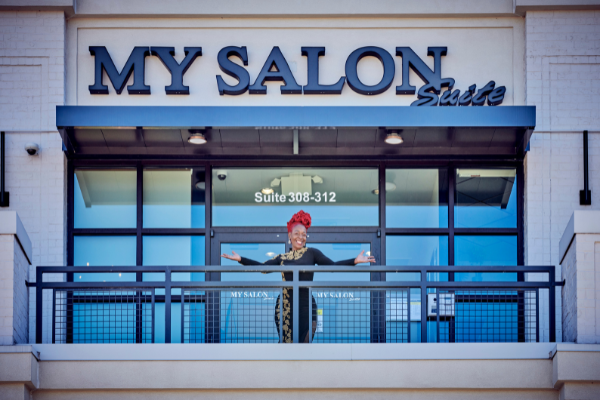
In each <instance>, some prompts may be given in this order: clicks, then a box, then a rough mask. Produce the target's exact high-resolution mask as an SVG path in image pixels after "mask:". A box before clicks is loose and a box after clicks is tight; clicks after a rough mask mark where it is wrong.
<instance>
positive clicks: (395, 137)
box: [385, 131, 404, 144]
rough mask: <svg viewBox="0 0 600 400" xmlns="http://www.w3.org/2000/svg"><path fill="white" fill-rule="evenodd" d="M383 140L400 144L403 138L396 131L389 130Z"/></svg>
mask: <svg viewBox="0 0 600 400" xmlns="http://www.w3.org/2000/svg"><path fill="white" fill-rule="evenodd" d="M385 142H386V143H387V144H401V143H403V142H404V139H402V136H400V133H399V132H398V131H390V132H389V133H388V135H387V137H386V138H385Z"/></svg>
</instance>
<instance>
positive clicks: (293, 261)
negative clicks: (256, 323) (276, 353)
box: [240, 247, 354, 343]
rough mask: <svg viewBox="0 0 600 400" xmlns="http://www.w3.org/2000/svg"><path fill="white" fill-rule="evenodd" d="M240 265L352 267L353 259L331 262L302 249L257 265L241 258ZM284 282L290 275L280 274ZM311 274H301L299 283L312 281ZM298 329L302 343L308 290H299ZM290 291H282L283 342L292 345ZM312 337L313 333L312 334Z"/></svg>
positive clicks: (306, 315)
mask: <svg viewBox="0 0 600 400" xmlns="http://www.w3.org/2000/svg"><path fill="white" fill-rule="evenodd" d="M240 264H242V265H260V264H264V265H315V264H317V265H354V259H353V258H351V259H348V260H342V261H337V262H333V261H332V260H331V259H330V258H328V257H326V256H325V255H324V254H323V253H322V252H321V251H320V250H317V249H313V248H310V247H304V248H302V249H300V250H297V251H296V250H290V251H289V252H287V253H285V254H279V255H277V256H275V257H273V258H272V259H270V260H268V261H266V262H264V263H259V262H258V261H254V260H251V259H249V258H246V257H242V259H241V260H240ZM281 275H282V277H283V280H284V281H288V280H289V281H291V280H292V273H291V272H286V273H283V272H282V273H281ZM313 276H314V273H313V272H301V273H300V280H301V281H312V280H313ZM299 298H300V307H299V308H300V315H299V318H298V319H299V321H300V329H299V333H300V336H299V340H300V342H302V341H304V338H305V337H306V334H307V333H308V329H309V323H308V289H306V288H305V289H300V296H299ZM292 299H293V296H292V289H283V342H284V343H292V329H293V328H292V321H291V318H290V316H291V313H292V312H291V310H292ZM279 300H280V299H279V297H278V298H277V305H276V306H275V323H276V324H277V331H278V332H279ZM312 303H313V308H312V309H313V315H312V321H313V323H315V322H316V321H317V314H316V313H317V311H316V310H317V303H316V301H315V299H314V297H313V298H312ZM312 334H313V336H314V332H313V333H312Z"/></svg>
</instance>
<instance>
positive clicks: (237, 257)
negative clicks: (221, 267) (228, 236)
mask: <svg viewBox="0 0 600 400" xmlns="http://www.w3.org/2000/svg"><path fill="white" fill-rule="evenodd" d="M231 253H232V255H229V254H226V253H223V254H221V257H223V258H226V259H228V260H233V261H237V262H239V263H240V264H242V265H279V255H277V256H276V257H273V258H272V259H270V260H267V261H265V262H264V263H261V262H258V261H255V260H252V259H250V258H246V257H242V256H240V255H239V254H238V253H236V252H235V251H231Z"/></svg>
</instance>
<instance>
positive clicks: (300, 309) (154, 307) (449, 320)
mask: <svg viewBox="0 0 600 400" xmlns="http://www.w3.org/2000/svg"><path fill="white" fill-rule="evenodd" d="M211 272H221V273H232V272H235V273H239V272H248V273H249V272H263V273H270V272H280V273H282V272H283V273H291V274H292V277H293V279H292V280H291V281H267V280H257V281H240V282H232V281H204V280H198V281H193V280H192V279H190V280H173V278H176V279H181V273H191V274H198V273H200V274H202V273H211ZM301 272H315V273H317V272H332V273H340V272H363V273H365V272H367V273H381V272H385V273H398V272H400V273H413V274H414V275H415V276H417V274H418V277H417V278H416V280H405V281H301V280H300V278H299V277H300V273H301ZM117 273H118V274H119V277H121V274H123V275H124V276H125V277H132V279H136V277H137V281H127V282H123V281H122V280H123V278H121V281H109V282H106V281H104V282H98V281H93V282H82V281H78V279H75V281H74V282H65V280H66V279H65V278H66V277H69V276H70V277H74V276H75V277H77V278H78V277H79V276H81V275H84V274H117ZM443 273H454V274H461V273H481V274H482V275H480V277H484V276H485V274H490V273H495V274H497V273H507V274H511V276H516V274H517V273H521V274H528V273H531V274H535V275H532V276H534V277H539V276H540V274H542V276H544V277H545V278H542V280H540V281H526V282H515V281H460V282H457V281H452V282H448V281H437V280H433V279H435V277H439V275H436V274H443ZM51 274H64V275H58V276H57V275H54V276H50V279H45V278H47V277H49V275H51ZM143 274H153V276H154V277H155V279H156V276H159V277H160V280H158V281H157V280H153V281H141V282H140V281H139V280H140V278H141V276H143ZM157 274H159V275H157ZM112 276H113V277H114V276H115V275H112ZM403 276H406V275H403ZM495 276H497V275H495ZM108 277H109V278H110V275H108ZM57 278H58V279H57ZM554 279H555V268H554V267H553V266H544V267H537V266H531V267H530V266H518V267H517V266H505V267H456V266H452V267H446V266H424V267H397V266H394V267H389V266H388V267H386V266H371V267H351V266H319V267H316V266H275V267H269V266H256V267H248V266H240V267H237V268H232V267H224V266H217V267H209V266H206V267H204V266H201V267H189V266H185V267H172V266H164V267H163V266H160V267H158V266H143V267H142V266H138V267H38V268H37V272H36V283H35V290H36V342H37V343H42V342H43V341H45V342H52V343H123V342H131V343H155V342H165V343H171V342H184V343H185V342H189V343H194V342H195V343H198V342H201V343H219V342H262V343H264V342H273V343H277V342H286V341H291V342H294V343H298V342H303V341H309V342H319V343H327V342H371V343H372V342H377V343H385V342H478V341H485V342H500V341H502V342H503V341H515V342H526V341H527V342H538V341H540V321H541V320H542V318H546V319H547V329H548V331H549V336H548V338H549V341H550V342H554V341H556V337H555V332H556V322H555V312H554V310H555V304H556V291H555V288H556V286H562V284H563V283H561V282H555V280H554ZM50 280H54V281H50ZM56 280H61V281H56ZM71 280H73V279H71ZM33 285H34V284H31V286H33ZM541 292H542V293H544V292H547V294H544V296H543V297H544V298H547V303H546V302H545V301H544V303H545V304H544V305H545V306H546V307H542V305H541V304H540V303H541V301H540V299H541V297H540V294H541ZM308 299H310V301H309V300H308ZM301 303H302V304H301ZM282 305H283V309H282V307H281V306H282ZM542 308H543V309H542ZM288 309H289V311H288ZM306 309H308V311H306ZM44 311H45V312H44ZM282 311H283V312H282ZM290 314H291V315H290ZM303 314H304V315H303ZM301 315H303V318H304V319H305V321H301V320H300V317H301ZM282 319H283V321H282ZM288 319H289V322H288ZM546 319H544V322H545V321H546ZM303 329H304V330H303ZM301 330H303V331H302V332H301ZM309 330H310V331H312V334H308V333H306V332H305V331H309ZM305 333H306V335H304V334H305ZM174 334H175V335H176V336H177V337H175V335H174ZM301 336H303V337H301ZM286 339H289V340H286Z"/></svg>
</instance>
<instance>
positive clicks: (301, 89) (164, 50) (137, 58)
mask: <svg viewBox="0 0 600 400" xmlns="http://www.w3.org/2000/svg"><path fill="white" fill-rule="evenodd" d="M89 51H90V54H91V55H92V56H93V57H95V62H94V65H95V67H94V68H95V71H94V84H93V85H90V86H89V91H90V94H108V93H109V92H108V86H106V85H104V84H103V82H102V75H103V74H102V72H103V71H104V72H106V75H107V76H108V79H109V80H110V82H111V84H112V85H113V88H114V89H115V91H116V92H117V94H121V93H122V91H123V89H124V88H125V85H126V84H127V81H128V80H129V78H130V77H131V75H133V84H132V85H130V86H128V87H127V92H128V93H129V94H140V95H141V94H150V86H148V85H146V83H145V80H144V78H145V68H146V64H145V60H146V57H149V56H153V57H158V58H159V59H160V60H161V61H162V63H163V65H164V66H165V68H166V69H167V70H168V71H169V73H170V74H171V85H169V86H166V87H165V92H166V94H168V95H189V94H190V88H189V87H188V86H184V85H183V75H184V74H185V73H186V71H187V70H188V69H189V67H190V66H191V65H192V63H194V61H195V60H196V59H197V58H198V57H201V56H202V47H185V48H184V52H185V58H184V59H183V61H182V62H181V63H178V62H177V61H176V60H175V58H174V56H175V49H174V48H173V47H149V46H146V47H134V49H133V51H132V52H131V54H130V56H129V58H128V60H127V62H126V63H125V66H123V68H122V69H121V71H120V72H119V70H118V69H117V67H116V66H115V64H114V62H113V60H112V58H111V57H110V54H109V53H108V50H107V49H106V47H104V46H90V48H89ZM447 52H448V49H447V47H428V48H427V55H428V56H429V57H433V64H434V67H433V70H432V69H431V68H429V67H428V66H427V64H425V62H424V61H423V60H422V59H421V58H420V57H419V56H418V55H417V54H416V53H415V52H414V51H413V50H412V49H411V48H410V47H396V56H397V57H400V58H401V59H402V85H400V86H396V94H397V95H399V96H401V95H414V94H415V93H416V94H417V100H415V101H414V102H413V103H412V104H411V106H438V105H439V106H469V105H474V106H483V105H484V104H485V103H486V102H487V104H488V105H489V106H497V105H500V104H502V101H503V100H504V95H505V94H506V87H504V86H496V82H494V81H490V82H488V83H487V84H486V85H485V86H484V87H482V88H481V89H479V90H476V89H477V87H476V85H471V86H469V88H468V89H467V90H465V92H464V93H463V94H462V95H461V92H460V90H458V89H457V90H454V84H455V80H454V78H450V77H445V78H443V77H442V57H443V56H445V55H446V54H447ZM301 54H302V55H303V56H304V57H306V62H307V79H306V81H307V82H308V84H307V85H305V86H300V85H298V83H297V81H296V79H295V77H294V74H293V72H292V70H291V69H290V66H289V64H288V62H287V60H286V59H285V57H284V55H283V53H282V51H281V49H280V48H279V47H277V46H275V47H273V49H272V50H271V53H270V54H269V56H268V57H267V59H266V61H265V62H264V64H263V67H262V68H261V70H260V73H259V74H258V76H257V77H256V79H254V83H252V84H251V83H250V82H251V77H250V74H249V72H248V71H247V70H246V68H244V67H243V66H241V65H239V64H236V63H234V62H233V61H231V60H230V57H237V58H239V59H240V60H241V61H242V63H243V64H244V66H248V63H249V59H248V51H247V49H246V47H245V46H241V47H235V46H228V47H224V48H223V49H221V51H219V54H218V56H217V62H218V63H219V68H220V69H221V71H223V72H224V73H225V74H227V75H229V76H231V77H232V78H234V79H236V80H237V81H238V83H237V84H236V85H233V86H232V85H228V84H227V83H225V81H224V80H223V78H222V77H221V75H217V76H216V79H217V89H218V90H219V94H220V95H221V96H225V95H227V96H239V95H242V94H244V93H246V92H248V93H249V94H250V95H257V94H267V87H266V86H265V82H267V81H275V82H281V83H282V84H281V85H280V89H279V90H280V92H281V94H286V95H290V94H305V95H313V94H332V95H336V94H337V95H339V94H341V93H342V90H343V88H344V86H345V85H346V83H347V84H348V87H349V88H350V89H351V90H352V91H354V92H356V93H359V94H362V95H365V96H373V95H378V94H381V93H384V92H386V91H387V90H388V89H389V88H390V87H391V86H392V84H393V81H394V78H395V76H394V75H395V70H396V66H395V62H394V58H393V57H392V55H391V54H390V53H389V52H388V51H387V50H385V49H382V48H381V47H375V46H368V47H361V48H359V49H356V50H354V51H353V52H352V53H351V54H350V55H349V56H348V58H347V60H346V66H345V76H341V77H340V78H339V80H338V81H337V82H336V83H333V84H322V83H320V81H319V60H320V59H321V57H324V56H325V47H302V48H301ZM365 57H375V58H377V59H378V60H379V62H380V63H381V65H382V66H383V76H382V78H381V80H380V81H379V82H378V83H377V84H375V85H365V84H364V83H362V82H361V80H360V79H359V77H358V72H357V71H358V63H359V62H360V60H362V59H363V58H365ZM411 70H412V71H413V72H415V73H416V74H417V75H418V76H419V78H421V79H422V80H423V82H425V84H424V85H423V86H421V87H420V88H419V90H417V88H416V87H415V86H412V85H411V84H410V74H409V72H410V71H411ZM444 88H445V90H444V91H442V89H444ZM486 100H487V101H486Z"/></svg>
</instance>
